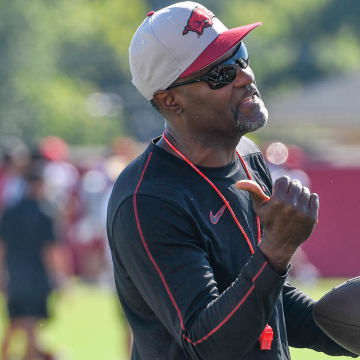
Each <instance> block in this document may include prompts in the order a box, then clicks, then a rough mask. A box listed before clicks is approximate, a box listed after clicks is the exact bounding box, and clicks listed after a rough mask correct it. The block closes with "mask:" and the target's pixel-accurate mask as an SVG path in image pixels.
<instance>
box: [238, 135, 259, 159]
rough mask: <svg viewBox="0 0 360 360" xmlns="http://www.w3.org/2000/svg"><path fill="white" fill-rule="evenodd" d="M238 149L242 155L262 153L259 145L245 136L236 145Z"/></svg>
mask: <svg viewBox="0 0 360 360" xmlns="http://www.w3.org/2000/svg"><path fill="white" fill-rule="evenodd" d="M236 150H237V151H238V152H239V154H240V155H241V156H247V155H255V154H261V151H260V149H259V148H258V146H257V145H256V144H255V143H254V142H253V141H252V140H251V139H249V138H248V137H246V136H243V137H242V138H241V140H240V142H239V144H238V146H237V147H236Z"/></svg>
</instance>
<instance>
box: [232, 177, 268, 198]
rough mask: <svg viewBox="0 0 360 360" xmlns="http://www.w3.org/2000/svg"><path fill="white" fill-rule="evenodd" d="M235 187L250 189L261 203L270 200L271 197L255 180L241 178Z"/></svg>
mask: <svg viewBox="0 0 360 360" xmlns="http://www.w3.org/2000/svg"><path fill="white" fill-rule="evenodd" d="M235 187H236V188H237V189H239V190H245V191H249V192H250V194H251V195H252V196H254V197H256V198H257V199H258V201H259V203H262V202H268V201H269V200H270V197H269V196H267V195H266V194H265V193H264V191H263V190H262V189H261V187H260V186H259V184H258V183H256V182H255V181H253V180H240V181H238V182H237V183H236V184H235Z"/></svg>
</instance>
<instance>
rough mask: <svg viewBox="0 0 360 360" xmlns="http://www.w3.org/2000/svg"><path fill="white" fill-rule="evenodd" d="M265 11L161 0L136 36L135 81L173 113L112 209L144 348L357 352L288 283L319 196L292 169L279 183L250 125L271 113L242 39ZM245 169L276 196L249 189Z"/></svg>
mask: <svg viewBox="0 0 360 360" xmlns="http://www.w3.org/2000/svg"><path fill="white" fill-rule="evenodd" d="M258 25H260V23H256V24H252V25H246V26H243V27H239V28H235V29H231V30H227V29H226V27H225V26H224V25H223V24H222V23H221V22H220V21H219V19H217V18H216V17H215V16H214V15H213V14H212V13H211V12H210V11H209V10H207V9H205V8H204V7H203V6H202V5H200V4H197V3H193V2H182V3H177V4H174V5H172V6H170V7H167V8H164V9H162V10H160V11H158V12H150V13H149V14H148V17H147V18H146V19H145V20H144V22H143V23H142V24H141V25H140V27H139V28H138V30H137V32H136V33H135V35H134V37H133V39H132V42H131V45H130V68H131V72H132V76H133V83H134V84H135V86H136V87H137V88H138V90H139V91H140V92H141V93H142V94H143V95H144V96H145V97H146V98H147V99H148V100H150V101H151V102H152V104H153V105H154V106H155V107H156V109H157V110H158V111H159V112H160V113H161V114H162V115H163V117H164V118H165V119H166V123H165V131H164V133H163V136H162V137H160V138H157V139H154V140H153V141H152V143H151V144H150V145H149V147H148V148H147V149H146V151H145V152H144V153H143V154H142V155H141V156H140V157H138V158H137V159H136V160H135V161H134V162H132V163H131V164H130V165H129V166H128V167H127V168H126V169H125V170H124V171H123V172H122V174H121V175H120V177H119V179H118V180H117V183H116V184H115V186H114V190H113V193H112V196H111V199H110V203H109V209H108V237H109V243H110V247H111V250H112V256H113V261H114V267H115V280H116V286H117V291H118V295H119V298H120V301H121V304H122V306H123V308H124V311H125V313H126V316H127V318H128V320H129V323H130V325H131V327H132V329H133V333H134V345H133V352H132V359H133V360H140V359H141V360H145V359H146V360H155V359H171V360H180V359H206V360H212V359H216V360H220V359H226V360H230V359H234V360H235V359H289V358H290V354H289V349H288V344H290V345H292V346H297V347H310V348H313V349H315V350H318V351H324V352H326V353H327V354H330V355H352V354H350V353H349V352H347V351H346V350H345V349H343V348H341V347H340V346H339V345H337V344H335V343H334V342H333V341H332V340H330V339H329V338H328V337H327V336H326V335H325V334H324V333H323V332H322V331H321V330H320V329H319V328H318V327H317V326H316V325H315V323H314V321H313V319H312V315H311V312H312V307H313V304H314V302H313V301H312V300H311V299H309V298H308V297H306V296H305V295H304V294H302V293H301V292H300V291H298V290H297V289H295V288H294V287H292V286H291V285H289V284H284V283H285V279H286V275H287V272H288V268H289V262H290V259H291V257H292V255H293V254H294V252H295V250H296V248H297V247H298V246H299V245H300V244H301V243H303V242H304V241H305V240H306V239H307V238H308V237H309V235H310V234H311V232H312V230H313V227H314V225H315V223H316V221H317V211H318V197H317V195H316V194H311V193H310V191H309V190H308V189H307V188H305V187H302V186H301V184H300V183H299V182H297V181H290V180H289V179H288V178H287V177H283V178H281V179H279V180H278V181H277V182H276V183H275V185H274V188H273V189H272V184H271V178H270V174H269V172H268V169H267V167H266V165H265V163H264V160H263V157H262V155H261V153H260V151H259V150H258V148H257V147H256V146H255V144H253V143H252V142H251V141H250V140H249V139H247V138H246V137H244V135H245V134H246V133H248V132H250V131H255V130H256V129H258V128H260V127H262V126H263V125H264V124H265V123H266V121H267V110H266V108H265V105H264V103H263V101H262V100H261V98H260V94H259V92H258V90H257V87H256V85H255V78H254V74H253V72H252V70H251V69H250V67H249V59H248V54H247V51H246V48H245V45H244V43H243V42H242V39H243V38H244V37H245V36H246V35H247V34H248V33H249V32H250V31H251V30H252V29H254V28H255V27H257V26H258ZM144 121H146V119H144ZM238 144H239V145H238ZM237 146H238V149H239V154H237V153H236V147H237ZM244 179H254V180H256V182H257V183H258V184H260V186H261V187H262V188H263V189H264V190H265V192H266V193H267V194H268V195H270V194H271V193H272V197H271V200H270V201H268V202H263V201H262V200H261V199H260V198H259V197H257V196H255V195H254V196H253V198H252V199H251V198H250V196H249V195H248V193H247V192H244V191H239V190H237V188H236V187H235V183H236V182H238V181H239V180H244ZM254 207H255V210H254ZM256 215H259V217H257V216H256ZM260 241H261V242H260Z"/></svg>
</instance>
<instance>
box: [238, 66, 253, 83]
mask: <svg viewBox="0 0 360 360" xmlns="http://www.w3.org/2000/svg"><path fill="white" fill-rule="evenodd" d="M254 82H255V76H254V73H253V71H252V70H251V68H250V66H248V67H246V69H243V68H242V67H240V66H237V67H236V78H235V80H234V82H233V86H234V87H236V88H240V87H244V86H246V85H250V84H252V83H254Z"/></svg>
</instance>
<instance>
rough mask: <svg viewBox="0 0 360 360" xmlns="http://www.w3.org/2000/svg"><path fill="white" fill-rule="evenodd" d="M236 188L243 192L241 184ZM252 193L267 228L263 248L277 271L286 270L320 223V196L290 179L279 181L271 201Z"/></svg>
mask: <svg viewBox="0 0 360 360" xmlns="http://www.w3.org/2000/svg"><path fill="white" fill-rule="evenodd" d="M235 186H236V187H237V188H239V189H243V186H242V185H241V182H238V183H236V184H235ZM249 190H250V194H251V197H252V199H253V202H254V209H255V212H256V213H257V215H258V216H259V217H260V220H261V223H262V225H263V228H264V236H263V239H262V241H261V243H260V249H261V251H262V252H263V254H264V255H265V256H266V258H267V259H268V260H269V262H270V264H271V265H272V266H273V267H274V268H275V270H277V271H280V272H281V271H284V270H286V268H287V266H288V264H289V262H290V259H291V257H292V256H293V254H294V253H295V251H296V249H297V248H298V247H299V246H300V245H301V244H302V243H303V242H304V241H305V240H306V239H307V238H308V237H309V236H310V234H311V233H312V231H313V229H314V227H315V224H316V223H317V219H318V209H319V198H318V195H317V194H314V193H310V190H309V189H308V188H307V187H303V186H302V185H301V183H300V181H298V180H293V181H291V180H290V179H289V178H288V177H287V176H283V177H281V178H279V179H277V180H276V182H275V184H274V188H273V195H272V196H271V198H270V199H269V198H263V197H262V196H261V195H260V194H259V193H257V192H253V191H251V189H249Z"/></svg>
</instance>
